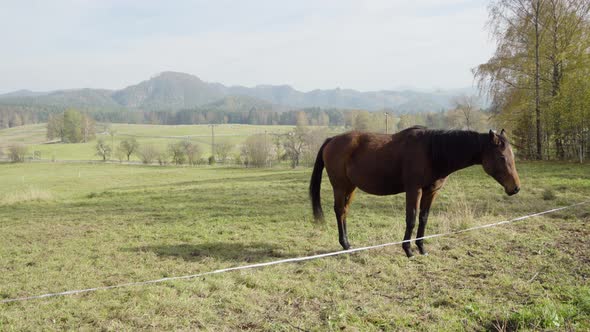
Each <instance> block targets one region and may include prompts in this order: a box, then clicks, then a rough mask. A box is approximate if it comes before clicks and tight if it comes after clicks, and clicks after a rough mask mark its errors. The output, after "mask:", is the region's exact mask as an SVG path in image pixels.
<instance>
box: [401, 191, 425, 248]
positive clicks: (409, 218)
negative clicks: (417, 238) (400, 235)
mask: <svg viewBox="0 0 590 332" xmlns="http://www.w3.org/2000/svg"><path fill="white" fill-rule="evenodd" d="M421 196H422V189H415V188H412V189H407V190H406V233H405V234H404V243H402V248H403V249H404V251H405V252H406V256H408V257H412V256H414V254H413V253H412V248H411V245H410V239H411V238H412V231H413V230H414V226H415V225H416V213H417V211H418V206H419V205H420V198H421Z"/></svg>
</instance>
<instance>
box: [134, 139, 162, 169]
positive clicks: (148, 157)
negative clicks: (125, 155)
mask: <svg viewBox="0 0 590 332" xmlns="http://www.w3.org/2000/svg"><path fill="white" fill-rule="evenodd" d="M137 155H138V156H139V159H140V160H141V162H142V163H144V164H151V163H153V162H154V160H156V159H158V158H161V157H160V156H161V155H163V153H162V152H161V151H159V150H158V149H157V148H156V147H155V146H154V145H153V144H143V145H141V146H140V147H139V148H138V150H137ZM158 161H159V160H158ZM160 164H162V163H160Z"/></svg>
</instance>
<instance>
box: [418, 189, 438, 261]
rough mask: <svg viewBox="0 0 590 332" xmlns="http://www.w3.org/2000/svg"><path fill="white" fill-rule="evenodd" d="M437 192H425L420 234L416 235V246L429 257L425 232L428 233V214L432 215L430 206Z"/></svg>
mask: <svg viewBox="0 0 590 332" xmlns="http://www.w3.org/2000/svg"><path fill="white" fill-rule="evenodd" d="M436 193H437V191H425V192H424V193H423V194H422V199H421V200H420V215H419V216H418V233H417V234H416V239H418V240H416V246H418V251H420V254H422V255H428V253H427V252H426V249H424V240H423V239H421V238H422V237H424V232H425V231H426V223H427V222H428V214H429V213H430V206H431V205H432V202H433V201H434V197H436Z"/></svg>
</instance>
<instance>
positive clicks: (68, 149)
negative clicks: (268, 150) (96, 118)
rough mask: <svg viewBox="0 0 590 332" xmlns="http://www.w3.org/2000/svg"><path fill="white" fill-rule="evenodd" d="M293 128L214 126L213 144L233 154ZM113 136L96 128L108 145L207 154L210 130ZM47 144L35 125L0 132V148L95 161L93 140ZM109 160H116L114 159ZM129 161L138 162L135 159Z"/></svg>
mask: <svg viewBox="0 0 590 332" xmlns="http://www.w3.org/2000/svg"><path fill="white" fill-rule="evenodd" d="M293 128H294V127H293V126H258V125H240V124H223V125H218V126H215V129H214V130H215V142H216V144H218V143H226V142H227V143H231V144H233V145H235V146H236V148H235V151H234V153H237V152H238V151H239V149H238V148H237V145H238V144H240V143H242V142H244V141H245V140H246V138H247V137H248V136H250V135H254V134H264V133H265V132H266V133H267V134H269V137H271V135H273V134H285V133H288V132H289V131H291V130H293ZM112 129H114V131H115V136H114V137H111V136H110V135H108V134H107V133H105V132H104V131H103V126H102V125H98V126H97V130H98V131H99V133H98V134H97V138H103V139H105V141H106V142H107V143H108V144H109V145H114V146H115V147H117V146H119V143H120V142H121V141H122V140H124V139H127V138H130V137H135V138H136V139H137V140H138V141H139V143H140V144H152V145H154V146H156V147H159V148H161V149H165V148H166V147H167V146H168V144H170V143H173V142H176V141H179V140H184V139H189V140H191V141H192V142H193V143H196V144H197V145H199V147H200V151H201V155H202V156H203V157H205V158H206V157H208V156H210V155H211V127H209V126H208V125H177V126H163V125H134V124H117V123H114V124H112ZM46 141H47V138H46V125H45V124H36V125H27V126H21V127H14V128H9V129H2V130H0V148H2V147H7V146H9V145H11V144H14V143H21V144H26V145H28V146H29V154H30V155H33V153H34V152H35V151H38V152H39V153H40V154H41V158H42V159H46V160H99V159H100V158H99V157H98V156H96V150H95V145H96V140H93V141H90V142H88V143H78V144H43V143H45V142H46ZM111 158H112V159H116V158H115V157H114V156H112V157H111ZM132 160H135V161H138V160H139V158H138V157H137V156H132Z"/></svg>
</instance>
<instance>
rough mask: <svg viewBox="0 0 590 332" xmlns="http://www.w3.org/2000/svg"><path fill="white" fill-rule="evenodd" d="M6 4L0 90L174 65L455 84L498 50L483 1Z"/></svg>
mask: <svg viewBox="0 0 590 332" xmlns="http://www.w3.org/2000/svg"><path fill="white" fill-rule="evenodd" d="M0 2H1V3H0V40H1V41H2V48H1V52H0V92H7V91H12V90H17V89H24V88H27V89H32V90H54V89H66V88H80V87H90V88H109V89H118V88H122V87H125V86H128V85H131V84H135V83H138V82H140V81H142V80H145V79H148V78H149V77H151V76H153V75H155V74H157V73H159V72H162V71H168V70H172V71H182V72H187V73H190V74H194V75H196V76H199V77H200V78H201V79H203V80H205V81H211V82H220V83H223V84H226V85H245V86H254V85H257V84H289V85H292V86H293V87H294V88H296V89H299V90H304V91H308V90H311V89H315V88H323V89H327V88H335V87H342V88H353V89H359V90H363V91H365V90H378V89H395V88H399V87H402V86H404V87H407V86H411V87H417V88H426V89H428V88H457V87H466V86H471V85H472V83H473V77H472V74H471V68H473V67H475V66H476V65H477V64H480V63H482V62H485V61H486V60H487V59H488V58H489V57H490V56H491V54H492V52H493V43H492V42H491V41H490V39H489V37H488V33H487V31H486V30H485V29H484V27H485V22H486V20H487V13H486V6H487V1H483V0H472V1H467V0H464V1H462V0H407V1H406V0H383V1H348V0H337V1H322V0H285V1H280V0H268V1H245V0H244V1H225V0H211V1H174V0H168V1H163V0H162V1H150V0H52V1H45V0H38V1H27V0H23V1H17V0H14V1H12V0H0Z"/></svg>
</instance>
